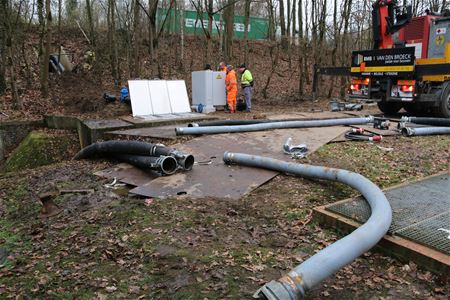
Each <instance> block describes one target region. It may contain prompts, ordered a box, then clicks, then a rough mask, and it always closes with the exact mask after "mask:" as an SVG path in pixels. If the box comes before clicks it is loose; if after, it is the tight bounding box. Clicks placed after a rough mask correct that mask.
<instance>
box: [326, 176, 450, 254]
mask: <svg viewBox="0 0 450 300" xmlns="http://www.w3.org/2000/svg"><path fill="white" fill-rule="evenodd" d="M385 194H386V197H387V199H388V200H389V203H390V204H391V207H392V224H391V227H390V228H389V231H388V234H390V235H394V236H400V237H404V238H406V239H409V240H412V241H414V242H417V243H420V244H422V245H426V246H428V247H432V248H434V249H436V250H438V251H440V252H442V253H445V254H447V255H450V239H448V236H449V234H448V233H446V232H445V230H450V173H447V174H443V175H437V176H432V177H429V178H426V179H424V180H421V181H418V182H415V183H411V184H408V185H402V186H399V187H396V188H392V189H389V190H386V191H385ZM326 210H328V211H331V212H334V213H338V214H340V215H342V216H345V217H348V218H350V219H353V220H355V221H358V222H360V223H364V222H365V221H366V220H367V219H368V218H369V216H370V208H369V206H368V204H367V203H366V201H365V200H364V199H363V198H362V197H358V198H355V199H351V200H347V201H341V202H338V203H336V204H332V205H329V206H327V207H326ZM439 228H443V229H444V230H438V229H439Z"/></svg>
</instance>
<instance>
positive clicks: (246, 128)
mask: <svg viewBox="0 0 450 300" xmlns="http://www.w3.org/2000/svg"><path fill="white" fill-rule="evenodd" d="M373 120H374V118H373V116H369V117H364V118H345V119H323V120H309V121H283V122H270V123H261V124H251V125H237V126H205V127H177V128H175V133H176V134H177V135H188V134H192V135H198V134H216V133H234V132H250V131H262V130H268V129H283V128H310V127H325V126H338V125H362V124H367V123H372V122H373Z"/></svg>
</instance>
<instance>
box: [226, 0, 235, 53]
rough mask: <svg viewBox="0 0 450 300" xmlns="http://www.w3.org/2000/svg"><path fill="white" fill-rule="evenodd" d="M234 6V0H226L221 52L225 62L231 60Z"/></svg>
mask: <svg viewBox="0 0 450 300" xmlns="http://www.w3.org/2000/svg"><path fill="white" fill-rule="evenodd" d="M234 4H235V0H228V3H227V4H226V5H227V7H226V8H225V10H224V12H223V18H224V21H225V32H224V34H223V39H224V42H223V48H224V49H223V50H224V54H225V55H224V56H225V60H226V61H231V60H232V58H233V32H234Z"/></svg>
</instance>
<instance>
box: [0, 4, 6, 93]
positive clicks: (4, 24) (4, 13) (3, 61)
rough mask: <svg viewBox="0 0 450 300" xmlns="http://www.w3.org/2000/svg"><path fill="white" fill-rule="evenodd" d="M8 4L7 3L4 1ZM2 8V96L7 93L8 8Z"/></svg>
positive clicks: (0, 34)
mask: <svg viewBox="0 0 450 300" xmlns="http://www.w3.org/2000/svg"><path fill="white" fill-rule="evenodd" d="M4 2H6V1H4ZM4 5H5V3H2V4H1V6H0V20H3V21H0V22H1V23H0V95H3V94H5V91H6V8H5V7H4Z"/></svg>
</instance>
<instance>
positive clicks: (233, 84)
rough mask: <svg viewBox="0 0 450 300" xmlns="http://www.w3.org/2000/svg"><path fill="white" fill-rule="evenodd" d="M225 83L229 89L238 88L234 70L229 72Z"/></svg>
mask: <svg viewBox="0 0 450 300" xmlns="http://www.w3.org/2000/svg"><path fill="white" fill-rule="evenodd" d="M225 85H226V86H227V91H232V90H234V89H237V79H236V72H235V71H234V70H231V71H230V72H228V74H227V77H225Z"/></svg>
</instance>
